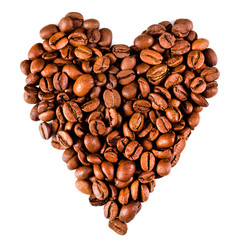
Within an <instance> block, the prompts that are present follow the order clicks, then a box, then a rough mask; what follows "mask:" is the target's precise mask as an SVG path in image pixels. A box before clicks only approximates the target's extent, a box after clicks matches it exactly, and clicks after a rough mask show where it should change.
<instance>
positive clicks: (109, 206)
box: [104, 201, 118, 220]
mask: <svg viewBox="0 0 240 240" xmlns="http://www.w3.org/2000/svg"><path fill="white" fill-rule="evenodd" d="M117 215H118V205H117V203H116V202H114V201H108V202H107V203H106V205H105V206H104V216H105V218H108V219H110V220H113V219H115V218H116V217H117Z"/></svg>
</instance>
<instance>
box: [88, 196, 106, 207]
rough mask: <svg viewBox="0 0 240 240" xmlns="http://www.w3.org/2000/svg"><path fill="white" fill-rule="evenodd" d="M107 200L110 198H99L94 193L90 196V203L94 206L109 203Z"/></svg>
mask: <svg viewBox="0 0 240 240" xmlns="http://www.w3.org/2000/svg"><path fill="white" fill-rule="evenodd" d="M107 201H108V199H105V200H99V199H97V198H96V196H95V195H94V194H93V193H92V194H91V195H90V196H89V203H90V204H91V205H92V206H94V207H96V206H103V205H105V204H106V203H107Z"/></svg>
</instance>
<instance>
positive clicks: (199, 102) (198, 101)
mask: <svg viewBox="0 0 240 240" xmlns="http://www.w3.org/2000/svg"><path fill="white" fill-rule="evenodd" d="M191 98H192V100H193V101H194V102H195V103H196V104H197V105H198V106H200V107H207V106H208V102H207V100H206V99H205V97H203V96H202V95H201V94H197V93H193V92H191Z"/></svg>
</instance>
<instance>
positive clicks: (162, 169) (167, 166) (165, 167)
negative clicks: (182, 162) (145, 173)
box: [156, 160, 171, 177]
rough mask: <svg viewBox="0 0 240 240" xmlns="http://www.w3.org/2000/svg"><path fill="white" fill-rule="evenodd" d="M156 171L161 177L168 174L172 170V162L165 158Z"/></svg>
mask: <svg viewBox="0 0 240 240" xmlns="http://www.w3.org/2000/svg"><path fill="white" fill-rule="evenodd" d="M156 171H157V174H158V175H159V176H161V177H163V176H166V175H168V174H169V173H170V172H171V163H170V162H168V161H164V160H161V161H159V162H158V164H157V169H156Z"/></svg>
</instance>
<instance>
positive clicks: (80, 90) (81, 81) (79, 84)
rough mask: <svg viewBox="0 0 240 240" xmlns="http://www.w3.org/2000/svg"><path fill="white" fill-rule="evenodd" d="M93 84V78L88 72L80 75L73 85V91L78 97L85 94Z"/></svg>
mask: <svg viewBox="0 0 240 240" xmlns="http://www.w3.org/2000/svg"><path fill="white" fill-rule="evenodd" d="M93 86H94V79H93V77H92V76H91V75H90V74H83V75H81V76H80V77H79V78H78V79H77V80H76V81H75V83H74V85H73V91H74V93H75V94H76V95H77V96H78V97H83V96H85V95H86V94H87V93H88V92H89V91H90V90H91V89H92V88H93Z"/></svg>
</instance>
